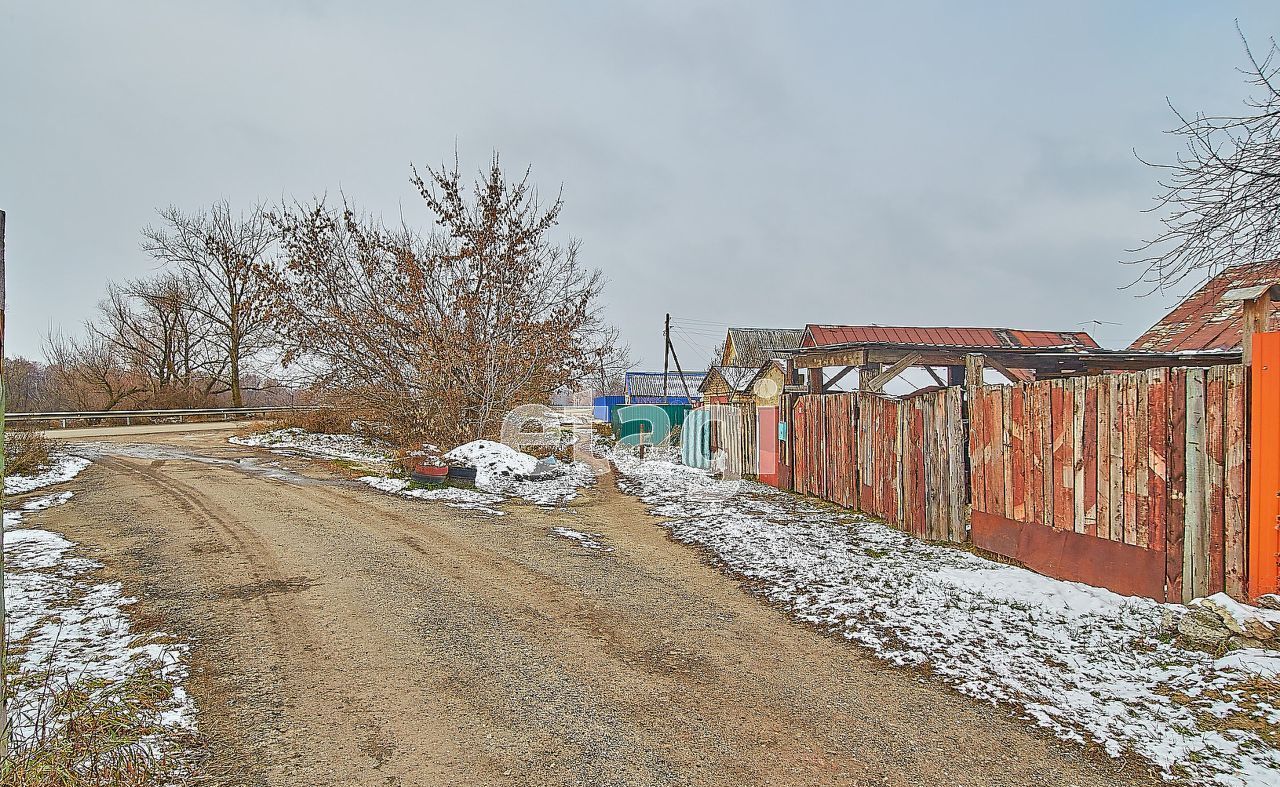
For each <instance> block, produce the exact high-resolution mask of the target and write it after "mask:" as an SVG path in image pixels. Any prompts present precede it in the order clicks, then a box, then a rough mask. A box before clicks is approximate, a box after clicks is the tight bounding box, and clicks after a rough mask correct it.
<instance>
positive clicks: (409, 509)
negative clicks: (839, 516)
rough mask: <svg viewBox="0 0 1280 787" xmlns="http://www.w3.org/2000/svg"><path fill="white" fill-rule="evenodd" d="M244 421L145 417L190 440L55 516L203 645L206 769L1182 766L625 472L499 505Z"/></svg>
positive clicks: (272, 774) (83, 482)
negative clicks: (985, 686) (453, 495)
mask: <svg viewBox="0 0 1280 787" xmlns="http://www.w3.org/2000/svg"><path fill="white" fill-rule="evenodd" d="M224 438H225V435H220V434H217V433H213V432H197V433H174V434H153V435H147V436H146V437H145V438H137V437H134V438H132V439H133V440H134V441H135V442H137V441H145V442H149V443H163V444H165V445H166V446H168V447H169V448H168V450H167V453H165V454H164V456H165V457H170V458H146V457H145V456H142V457H139V456H136V455H135V456H133V457H100V458H98V459H97V460H95V464H94V465H93V466H92V467H90V468H89V470H87V471H86V472H85V473H84V474H83V475H82V476H81V477H80V478H79V479H77V481H76V482H75V483H74V485H73V486H74V488H75V489H77V490H78V491H77V494H76V497H75V498H74V499H73V500H72V501H71V502H70V503H69V504H67V505H65V506H62V507H61V508H58V509H56V510H53V511H51V512H50V513H49V515H48V517H47V518H46V523H47V526H48V527H50V528H51V529H54V530H60V531H62V532H65V533H66V534H67V535H68V536H69V537H71V538H73V539H74V540H76V541H79V542H80V543H82V544H84V545H85V548H86V549H88V550H89V552H90V553H91V554H93V555H94V556H96V557H98V558H99V559H100V560H102V561H103V562H104V563H106V565H107V566H108V569H107V570H108V571H109V572H112V573H113V574H114V575H115V578H118V579H120V580H121V581H122V582H124V583H125V590H126V592H128V593H130V594H132V595H135V596H137V597H138V598H139V599H140V602H139V607H138V613H139V615H140V616H141V617H142V618H144V620H143V621H142V622H143V623H144V624H149V625H153V626H155V627H158V628H162V629H165V630H168V631H173V632H176V633H178V634H180V635H182V636H184V637H186V638H188V639H189V640H190V641H191V642H192V643H193V652H192V659H191V661H192V672H193V675H192V679H191V681H190V684H189V687H188V688H189V689H190V691H191V692H192V694H193V695H194V696H195V698H196V700H197V703H198V706H199V724H200V729H201V732H202V733H203V735H204V736H205V738H206V739H207V741H208V752H207V755H206V757H205V762H204V763H203V764H202V770H203V772H204V774H203V776H202V778H201V779H200V780H199V781H201V782H204V783H209V784H218V785H223V784H225V785H233V784H234V785H298V786H299V787H311V786H313V785H329V784H343V785H684V784H690V785H695V784H696V785H735V786H736V785H788V786H789V785H837V784H839V785H895V786H896V785H904V786H905V785H911V786H912V787H919V785H1011V786H1012V785H1019V786H1021V785H1029V784H1036V785H1081V786H1082V787H1083V786H1084V785H1099V786H1102V785H1115V784H1157V783H1160V782H1159V780H1158V779H1156V778H1154V777H1153V776H1152V775H1151V774H1150V773H1148V772H1146V771H1144V770H1139V769H1138V768H1137V766H1136V765H1134V764H1133V763H1130V764H1129V767H1128V768H1125V767H1124V764H1123V763H1117V762H1114V761H1111V760H1108V759H1106V758H1103V757H1100V756H1099V755H1097V754H1096V753H1095V752H1092V751H1086V750H1085V749H1082V748H1079V747H1076V746H1072V745H1069V744H1065V743H1061V742H1058V741H1054V740H1051V739H1049V738H1048V737H1046V736H1044V735H1043V734H1041V733H1039V732H1037V731H1035V730H1034V729H1032V728H1030V727H1029V726H1028V724H1027V723H1026V722H1023V721H1020V720H1018V719H1016V718H1014V717H1012V716H1011V715H1010V713H1009V712H1008V711H1007V710H1005V709H1002V708H995V707H991V706H986V705H981V704H978V703H975V702H974V701H972V700H969V699H966V698H963V697H961V696H959V695H957V694H955V693H953V692H951V691H949V690H947V689H945V688H942V687H939V686H937V685H935V684H934V683H933V682H931V681H930V680H929V679H928V677H927V676H926V675H925V674H924V673H918V672H912V671H909V670H901V669H896V668H893V667H890V666H887V665H885V664H882V663H880V662H878V661H876V660H874V659H873V658H871V657H869V656H867V655H866V654H864V653H862V652H860V651H859V650H858V649H857V648H855V647H852V646H849V645H847V644H845V643H843V642H840V641H836V640H833V639H830V638H827V637H825V636H823V635H821V634H818V633H816V632H814V631H811V630H810V629H808V628H805V627H803V626H800V625H796V624H793V623H790V622H788V621H787V619H786V618H785V617H784V616H783V615H782V614H781V613H779V612H778V611H776V610H774V609H771V608H770V607H768V606H767V605H765V604H764V603H762V602H760V601H759V600H757V599H756V598H755V597H753V596H751V595H750V594H749V593H747V592H745V591H744V590H743V589H742V588H741V587H740V586H739V585H738V584H737V583H736V582H735V581H734V580H732V579H730V578H727V577H725V576H722V575H721V574H719V573H718V572H717V571H715V570H714V569H712V568H709V567H708V566H707V565H705V564H704V563H702V562H701V560H700V557H699V555H698V554H697V553H696V552H695V551H693V550H691V549H689V548H687V547H683V546H680V545H677V544H674V543H672V542H670V541H669V540H668V539H667V538H666V536H665V534H664V531H663V530H662V529H661V528H660V527H659V526H658V524H657V522H656V520H654V519H653V518H652V517H650V516H649V515H647V514H646V513H645V511H644V509H643V507H642V506H641V505H640V504H639V503H638V502H637V501H636V500H634V499H632V498H630V497H627V496H626V495H623V494H622V493H620V492H618V491H617V489H616V488H615V487H614V485H613V483H612V480H611V479H609V478H607V477H606V478H605V479H603V481H602V483H601V484H600V486H599V487H598V488H597V489H595V490H593V491H592V492H590V493H589V494H588V495H586V496H585V497H584V498H583V499H582V500H581V501H579V502H578V503H576V504H575V505H573V506H571V507H570V508H568V509H566V510H553V511H546V510H541V509H537V508H535V507H532V506H529V505H523V504H515V503H508V504H504V507H505V509H506V511H507V515H506V516H503V517H493V516H491V515H486V514H483V513H479V512H468V511H461V510H457V509H452V508H447V507H444V506H442V505H439V504H433V503H423V502H420V501H413V500H406V499H403V498H397V497H392V496H389V495H384V494H381V493H378V492H375V491H373V490H371V489H368V488H362V487H358V486H355V485H353V484H350V483H347V482H344V481H342V480H341V479H340V478H339V477H338V476H337V475H335V474H334V473H333V472H332V471H330V470H329V469H328V468H326V466H324V465H323V464H320V463H308V462H306V461H304V460H299V459H288V458H283V457H273V456H272V455H270V454H267V453H265V452H261V451H257V450H254V449H246V448H241V447H237V446H230V445H227V444H226V443H225V442H224ZM120 439H122V440H124V439H129V438H120ZM175 448H176V449H177V450H176V451H175V450H173V449H175ZM183 452H185V453H187V454H190V455H191V456H203V457H216V458H222V459H239V458H244V457H253V458H254V459H256V460H257V464H258V465H260V464H261V463H262V462H264V461H269V460H279V461H280V462H281V463H282V464H283V465H284V466H285V467H287V468H290V469H292V470H293V471H295V474H277V475H275V476H264V475H262V474H255V473H248V472H244V471H242V470H240V469H239V468H238V467H237V466H236V465H234V464H227V463H223V464H210V463H207V462H197V461H188V460H183V459H178V458H171V457H174V456H180V455H181V453H183ZM134 453H135V454H139V453H142V454H145V451H143V452H138V451H135V452H134ZM157 455H159V454H157ZM255 466H257V465H255ZM554 527H567V528H572V529H574V530H578V531H584V532H589V533H601V534H603V541H604V543H605V544H606V545H607V546H609V547H611V548H612V549H613V551H611V552H608V551H604V550H590V549H586V548H584V547H582V546H581V545H579V544H578V543H577V542H575V541H573V540H570V539H566V538H562V537H559V536H556V535H553V534H552V533H551V529H552V528H554Z"/></svg>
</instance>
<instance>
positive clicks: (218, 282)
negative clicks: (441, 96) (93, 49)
mask: <svg viewBox="0 0 1280 787" xmlns="http://www.w3.org/2000/svg"><path fill="white" fill-rule="evenodd" d="M411 175H412V176H411V179H410V180H411V183H412V184H413V186H414V188H415V189H416V190H417V192H418V194H419V196H420V197H421V199H422V204H423V206H424V207H425V213H426V216H427V218H428V219H429V221H428V222H427V223H426V226H425V227H424V228H418V227H415V226H412V225H411V224H409V223H408V222H407V221H404V220H402V221H401V222H400V223H399V224H396V225H388V224H385V223H384V222H382V221H381V220H378V219H375V218H373V217H370V216H366V215H363V214H361V213H360V212H359V211H358V210H357V208H356V207H355V206H354V205H353V204H351V202H349V201H348V200H347V199H346V198H345V197H344V198H343V199H342V200H341V202H340V204H336V205H330V204H328V202H327V201H326V200H325V199H313V200H310V201H293V202H289V203H285V204H282V205H279V206H276V207H267V206H264V205H255V206H253V207H252V208H249V209H247V210H245V211H243V212H238V211H236V210H234V209H233V208H232V207H231V206H230V205H229V204H228V203H225V202H222V203H217V204H214V205H213V206H212V207H210V208H208V209H205V210H202V211H198V212H195V213H185V212H183V211H180V210H179V209H177V208H174V207H169V208H165V209H163V210H161V211H160V212H159V216H160V221H159V223H158V224H157V225H155V226H149V227H147V228H145V229H144V230H143V232H142V236H143V242H142V249H143V250H144V251H145V252H147V253H148V254H150V255H151V256H152V257H153V258H154V259H155V260H156V261H157V262H158V263H160V270H159V272H158V273H157V274H156V275H154V276H152V277H149V278H144V279H137V280H130V281H125V282H115V283H111V284H109V285H108V287H107V291H106V293H105V295H104V297H103V299H102V300H101V302H100V303H99V305H98V309H97V313H96V314H95V315H94V316H93V317H92V318H91V319H89V320H88V321H86V323H85V324H84V326H83V328H82V330H80V331H79V332H77V333H76V334H74V335H69V334H66V333H63V332H52V333H51V334H50V335H49V336H47V337H46V341H45V348H44V349H45V352H44V356H45V357H44V359H43V361H42V362H33V361H27V360H24V359H13V360H10V361H8V362H7V363H8V366H7V367H6V369H7V372H8V374H9V407H10V409H11V410H28V411H30V410H62V409H93V410H96V409H113V408H116V409H120V408H124V407H161V408H163V407H190V406H204V405H211V404H227V405H231V406H240V405H242V404H245V403H251V402H260V401H264V400H265V401H273V400H275V401H278V400H279V399H280V398H282V397H283V398H284V399H286V400H287V399H288V398H289V397H290V396H293V395H295V394H296V393H297V392H298V391H302V392H304V393H305V394H307V395H310V396H320V397H327V398H330V399H333V400H335V401H340V402H341V403H342V405H343V406H344V407H347V408H349V409H351V410H352V411H353V413H358V414H359V415H360V417H363V418H366V419H370V420H374V421H376V422H377V423H381V424H383V425H384V426H385V427H386V428H387V429H388V431H389V432H391V433H392V434H393V435H394V436H395V437H397V438H400V439H402V440H405V441H411V440H414V439H418V438H422V439H431V440H434V441H448V440H462V439H471V438H475V437H479V436H486V435H493V434H495V433H496V432H497V430H498V429H499V427H500V425H501V419H502V416H503V414H505V413H506V412H507V411H508V410H509V409H510V408H512V407H514V406H516V405H519V404H524V403H527V402H545V401H548V400H550V398H551V397H552V395H553V394H554V393H555V392H557V391H563V390H565V389H566V388H574V387H580V386H593V385H595V384H596V383H597V382H598V381H601V380H612V379H615V378H616V376H617V375H618V374H619V373H620V371H621V370H622V369H625V368H626V367H627V366H628V365H629V360H628V358H627V350H626V347H625V346H623V345H622V344H621V343H620V341H619V339H618V334H617V331H616V330H615V329H614V328H613V327H612V326H610V325H609V324H608V323H607V322H605V320H604V319H603V317H602V315H601V303H600V297H601V292H602V289H603V286H604V279H603V276H602V274H601V272H600V271H599V270H598V269H596V268H593V267H590V266H588V265H585V264H584V263H583V262H582V261H581V259H580V245H579V243H578V242H577V241H576V240H574V239H567V240H564V241H563V242H557V241H555V240H553V239H552V232H553V231H554V229H555V228H556V227H557V225H558V224H559V220H560V212H561V209H562V207H563V201H562V199H561V197H560V196H559V195H557V196H556V198H555V199H554V200H551V201H549V202H545V203H544V202H542V201H541V200H540V199H539V196H538V194H537V191H536V189H535V188H534V187H533V186H532V184H531V183H530V181H529V172H528V170H526V171H524V172H523V173H521V174H520V176H519V177H516V178H509V177H508V176H507V174H506V173H505V172H504V171H503V169H502V167H501V165H500V162H499V159H498V157H497V156H496V155H495V156H494V157H493V159H492V161H491V162H490V165H489V167H488V168H486V169H485V170H483V171H482V172H481V173H479V175H478V176H477V177H476V178H475V180H474V182H472V183H470V184H468V183H467V182H465V181H464V179H463V177H462V175H461V172H460V170H459V167H458V165H457V162H456V160H455V162H454V164H453V166H451V167H440V168H427V169H426V170H425V171H423V172H419V171H418V170H417V169H416V168H413V169H412V173H411Z"/></svg>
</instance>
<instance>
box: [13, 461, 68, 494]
mask: <svg viewBox="0 0 1280 787" xmlns="http://www.w3.org/2000/svg"><path fill="white" fill-rule="evenodd" d="M88 466H89V460H88V459H82V458H81V457H78V456H58V457H54V458H53V461H52V462H51V463H50V464H48V465H46V466H44V467H41V468H40V472H39V473H36V474H35V475H10V476H5V479H4V493H5V494H6V495H21V494H24V493H26V492H32V491H34V490H36V489H42V488H44V487H46V486H53V485H54V484H63V483H66V482H67V481H70V480H71V479H73V478H75V477H76V476H77V475H79V474H80V471H82V470H84V469H85V468H86V467H88Z"/></svg>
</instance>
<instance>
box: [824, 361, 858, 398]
mask: <svg viewBox="0 0 1280 787" xmlns="http://www.w3.org/2000/svg"><path fill="white" fill-rule="evenodd" d="M855 368H856V367H853V366H846V367H844V368H843V369H841V370H840V371H838V372H836V376H835V377H832V378H831V379H830V380H827V381H826V382H825V383H823V384H822V392H823V393H826V392H828V391H830V390H831V389H832V388H833V387H835V384H836V383H838V382H840V378H842V377H844V376H845V375H846V374H848V373H849V372H852V371H853V370H854V369H855Z"/></svg>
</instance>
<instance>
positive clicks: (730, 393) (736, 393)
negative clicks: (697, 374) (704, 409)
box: [698, 366, 760, 404]
mask: <svg viewBox="0 0 1280 787" xmlns="http://www.w3.org/2000/svg"><path fill="white" fill-rule="evenodd" d="M759 371H760V370H759V369H758V368H757V367H754V366H712V367H711V368H710V369H709V370H707V375H706V377H705V378H703V380H702V385H700V386H699V387H698V392H699V393H700V394H702V400H703V401H704V402H709V403H712V404H738V403H740V402H748V401H751V383H752V382H753V381H754V380H755V377H756V373H757V372H759Z"/></svg>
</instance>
